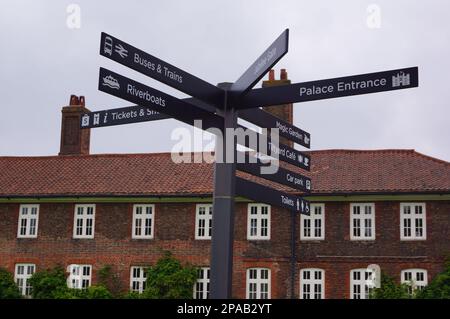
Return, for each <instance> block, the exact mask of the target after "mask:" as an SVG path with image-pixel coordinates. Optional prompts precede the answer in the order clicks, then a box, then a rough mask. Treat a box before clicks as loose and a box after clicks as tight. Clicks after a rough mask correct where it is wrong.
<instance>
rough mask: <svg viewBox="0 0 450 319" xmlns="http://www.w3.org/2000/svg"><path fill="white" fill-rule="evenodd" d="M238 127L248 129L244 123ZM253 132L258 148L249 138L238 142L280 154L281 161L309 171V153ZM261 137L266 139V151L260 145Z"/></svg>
mask: <svg viewBox="0 0 450 319" xmlns="http://www.w3.org/2000/svg"><path fill="white" fill-rule="evenodd" d="M237 127H238V128H241V129H243V130H248V129H247V128H246V127H244V126H242V125H237ZM251 133H253V134H256V142H257V144H256V145H257V146H258V147H257V149H255V147H254V146H252V145H250V141H249V139H247V138H246V140H245V143H242V142H240V141H239V140H238V143H239V144H240V145H243V146H245V147H248V148H251V149H253V150H255V151H257V152H259V153H263V154H267V155H269V156H272V157H273V156H278V158H279V159H280V161H283V162H286V163H289V164H292V165H295V166H298V167H301V168H303V169H306V170H308V171H309V169H310V163H311V157H310V156H309V155H308V154H305V153H303V152H300V151H297V150H296V149H294V148H292V147H290V146H287V145H284V144H282V143H278V145H276V144H275V143H273V142H272V141H271V139H270V138H269V137H268V136H266V135H263V134H260V133H258V132H255V131H253V130H252V132H251ZM261 139H262V141H265V144H266V145H265V147H266V151H263V150H262V149H260V145H262V142H260V141H261Z"/></svg>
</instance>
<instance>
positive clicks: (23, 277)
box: [14, 263, 36, 297]
mask: <svg viewBox="0 0 450 319" xmlns="http://www.w3.org/2000/svg"><path fill="white" fill-rule="evenodd" d="M20 267H23V268H22V270H23V273H22V274H20V273H19V268H20ZM35 272H36V265H35V264H25V263H22V264H16V267H15V271H14V281H15V282H16V285H17V288H19V290H20V293H21V294H22V296H25V297H31V290H32V287H31V285H30V284H29V283H28V280H29V279H30V278H31V276H32V275H33V274H34V273H35ZM20 281H22V282H21V283H20Z"/></svg>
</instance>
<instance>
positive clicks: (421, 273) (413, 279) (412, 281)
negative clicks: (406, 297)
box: [401, 269, 428, 295]
mask: <svg viewBox="0 0 450 319" xmlns="http://www.w3.org/2000/svg"><path fill="white" fill-rule="evenodd" d="M401 282H402V284H407V285H408V292H409V294H410V295H413V294H414V292H415V291H416V290H417V289H419V290H422V289H423V288H425V286H426V285H428V275H427V271H426V270H425V269H406V270H402V273H401Z"/></svg>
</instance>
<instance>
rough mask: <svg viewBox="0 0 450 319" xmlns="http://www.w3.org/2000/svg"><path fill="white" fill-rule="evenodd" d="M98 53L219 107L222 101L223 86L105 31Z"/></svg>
mask: <svg viewBox="0 0 450 319" xmlns="http://www.w3.org/2000/svg"><path fill="white" fill-rule="evenodd" d="M100 54H101V55H103V56H104V57H107V58H109V59H111V60H114V61H116V62H118V63H120V64H123V65H125V66H127V67H129V68H131V69H133V70H135V71H138V72H140V73H142V74H145V75H147V76H149V77H151V78H153V79H155V80H158V81H160V82H162V83H165V84H167V85H169V86H171V87H173V88H175V89H177V90H180V91H181V92H184V93H186V94H189V95H192V96H194V97H196V98H199V99H201V100H204V101H207V102H209V103H212V104H214V105H218V106H219V107H222V105H223V97H224V91H223V90H222V89H219V88H218V87H217V86H215V85H212V84H210V83H208V82H206V81H203V80H201V79H199V78H197V77H195V76H193V75H192V74H189V73H187V72H186V71H183V70H181V69H179V68H177V67H174V66H173V65H171V64H169V63H167V62H165V61H163V60H160V59H158V58H156V57H154V56H153V55H150V54H148V53H146V52H144V51H142V50H139V49H138V48H135V47H134V46H132V45H130V44H128V43H125V42H123V41H121V40H119V39H117V38H115V37H113V36H112V35H109V34H106V33H104V32H102V35H101V41H100Z"/></svg>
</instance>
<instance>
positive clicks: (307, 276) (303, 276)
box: [300, 268, 325, 299]
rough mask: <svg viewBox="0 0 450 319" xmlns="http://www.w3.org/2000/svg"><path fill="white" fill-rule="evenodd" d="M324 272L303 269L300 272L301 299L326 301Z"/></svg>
mask: <svg viewBox="0 0 450 319" xmlns="http://www.w3.org/2000/svg"><path fill="white" fill-rule="evenodd" d="M324 276H325V275H324V271H323V270H322V269H315V268H309V269H302V270H301V271H300V299H324V298H325V297H324V290H325V289H324V282H325V278H324Z"/></svg>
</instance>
